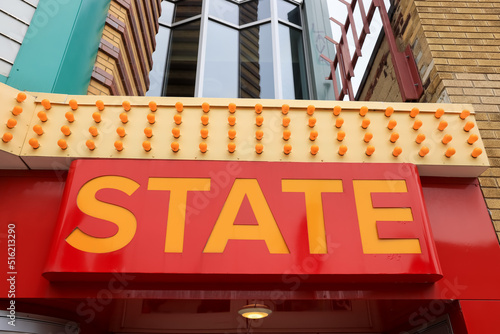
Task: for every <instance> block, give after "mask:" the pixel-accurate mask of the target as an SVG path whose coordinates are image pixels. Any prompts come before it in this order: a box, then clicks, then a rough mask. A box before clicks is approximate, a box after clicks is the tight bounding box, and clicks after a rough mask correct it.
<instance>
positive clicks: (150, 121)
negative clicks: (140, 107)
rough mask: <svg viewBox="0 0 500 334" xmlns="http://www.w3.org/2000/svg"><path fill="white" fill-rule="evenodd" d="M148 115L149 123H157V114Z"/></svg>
mask: <svg viewBox="0 0 500 334" xmlns="http://www.w3.org/2000/svg"><path fill="white" fill-rule="evenodd" d="M146 117H147V119H148V122H149V124H155V122H156V116H155V114H148V116H146Z"/></svg>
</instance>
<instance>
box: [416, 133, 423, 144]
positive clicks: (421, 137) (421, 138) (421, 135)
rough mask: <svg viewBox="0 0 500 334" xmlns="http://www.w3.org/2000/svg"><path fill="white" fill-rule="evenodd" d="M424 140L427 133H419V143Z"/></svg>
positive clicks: (417, 139) (417, 140)
mask: <svg viewBox="0 0 500 334" xmlns="http://www.w3.org/2000/svg"><path fill="white" fill-rule="evenodd" d="M424 140H425V135H424V134H423V133H419V134H418V135H417V138H416V139H415V141H416V142H417V144H421V143H422V142H423V141H424Z"/></svg>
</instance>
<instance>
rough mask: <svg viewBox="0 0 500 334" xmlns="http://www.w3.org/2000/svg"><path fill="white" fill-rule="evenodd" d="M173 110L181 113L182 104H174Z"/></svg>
mask: <svg viewBox="0 0 500 334" xmlns="http://www.w3.org/2000/svg"><path fill="white" fill-rule="evenodd" d="M175 110H177V112H182V111H183V110H184V105H183V104H182V102H176V103H175Z"/></svg>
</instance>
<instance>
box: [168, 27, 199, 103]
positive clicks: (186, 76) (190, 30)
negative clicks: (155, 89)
mask: <svg viewBox="0 0 500 334" xmlns="http://www.w3.org/2000/svg"><path fill="white" fill-rule="evenodd" d="M199 36H200V20H196V21H194V22H189V23H187V24H184V25H181V26H179V27H177V28H175V29H173V31H172V37H171V38H172V41H171V44H170V54H169V61H168V67H167V84H166V87H167V88H166V95H167V96H188V97H189V96H190V97H192V96H194V87H195V83H196V63H197V61H198V42H199V41H198V40H199Z"/></svg>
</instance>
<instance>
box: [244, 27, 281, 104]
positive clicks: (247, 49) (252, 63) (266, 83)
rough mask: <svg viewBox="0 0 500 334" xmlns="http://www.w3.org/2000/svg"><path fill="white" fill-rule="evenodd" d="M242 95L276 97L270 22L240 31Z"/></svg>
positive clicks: (264, 97)
mask: <svg viewBox="0 0 500 334" xmlns="http://www.w3.org/2000/svg"><path fill="white" fill-rule="evenodd" d="M240 97H248V98H263V99H274V79H273V45H272V36H271V25H270V24H263V25H260V26H256V27H251V28H248V29H244V30H242V31H241V33H240Z"/></svg>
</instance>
